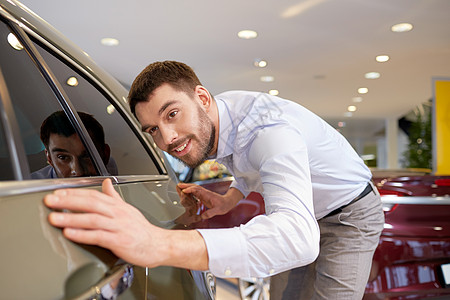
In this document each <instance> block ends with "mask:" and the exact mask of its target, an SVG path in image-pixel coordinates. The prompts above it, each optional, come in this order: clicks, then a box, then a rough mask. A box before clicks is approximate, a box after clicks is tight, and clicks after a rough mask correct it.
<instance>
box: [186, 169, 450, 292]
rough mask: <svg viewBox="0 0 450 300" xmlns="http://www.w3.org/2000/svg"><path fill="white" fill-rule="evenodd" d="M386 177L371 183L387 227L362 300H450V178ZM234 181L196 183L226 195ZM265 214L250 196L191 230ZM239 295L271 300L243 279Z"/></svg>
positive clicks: (262, 283)
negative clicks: (380, 198) (380, 203)
mask: <svg viewBox="0 0 450 300" xmlns="http://www.w3.org/2000/svg"><path fill="white" fill-rule="evenodd" d="M211 168H214V167H211ZM212 173H213V176H215V175H217V174H216V172H212ZM409 175H411V174H409ZM219 176H223V174H219ZM374 176H377V175H374ZM385 176H386V175H385ZM385 176H384V177H374V179H373V181H374V183H375V184H376V185H377V187H378V190H379V191H380V194H381V195H382V201H383V207H384V211H385V217H386V221H385V227H384V230H383V232H382V235H381V238H380V243H379V246H378V248H377V250H376V251H375V254H374V258H373V262H372V270H371V274H370V278H369V282H368V284H367V287H366V291H365V295H364V299H398V300H400V299H423V298H433V299H450V176H433V175H420V176H419V175H414V176H403V177H385ZM204 178H205V177H202V178H201V179H204ZM194 181H195V178H194ZM231 181H232V178H231V177H223V178H219V179H217V178H216V179H211V180H203V181H197V182H196V183H198V184H200V185H202V186H203V187H205V188H207V189H209V190H213V191H215V192H218V193H225V192H226V190H227V189H228V187H229V185H230V183H231ZM264 212H265V211H264V201H263V198H262V196H261V195H260V194H257V193H251V194H250V195H249V196H248V197H247V198H246V199H243V200H241V201H240V202H239V203H238V205H237V206H236V207H235V208H233V209H232V210H231V211H230V212H229V213H227V214H225V215H223V216H216V217H214V218H211V219H209V220H205V221H202V222H199V223H196V224H194V225H193V227H194V228H224V227H233V226H238V225H240V224H243V223H245V222H247V221H249V220H250V219H251V218H253V217H254V216H256V215H259V214H264ZM239 289H240V293H241V298H242V299H268V297H269V280H267V279H260V278H250V279H240V280H239Z"/></svg>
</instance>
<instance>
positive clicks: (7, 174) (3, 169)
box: [0, 122, 14, 180]
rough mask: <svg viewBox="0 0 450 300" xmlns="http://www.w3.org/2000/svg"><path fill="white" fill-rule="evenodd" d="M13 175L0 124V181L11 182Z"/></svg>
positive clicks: (0, 124)
mask: <svg viewBox="0 0 450 300" xmlns="http://www.w3.org/2000/svg"><path fill="white" fill-rule="evenodd" d="M12 179H14V174H13V170H12V166H11V156H10V155H9V151H8V145H7V144H6V139H5V133H4V131H3V126H2V123H1V122H0V180H12Z"/></svg>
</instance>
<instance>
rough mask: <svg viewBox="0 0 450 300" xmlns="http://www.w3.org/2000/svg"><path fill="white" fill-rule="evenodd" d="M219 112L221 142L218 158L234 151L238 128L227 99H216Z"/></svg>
mask: <svg viewBox="0 0 450 300" xmlns="http://www.w3.org/2000/svg"><path fill="white" fill-rule="evenodd" d="M215 100H216V103H217V110H218V112H219V143H218V145H217V154H216V157H215V158H216V159H221V158H224V157H226V156H228V155H230V154H232V153H233V145H234V140H235V138H236V128H235V126H234V124H233V119H232V118H231V114H230V110H229V107H228V106H227V104H226V103H225V101H223V100H222V99H215Z"/></svg>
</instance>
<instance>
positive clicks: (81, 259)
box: [0, 0, 215, 299]
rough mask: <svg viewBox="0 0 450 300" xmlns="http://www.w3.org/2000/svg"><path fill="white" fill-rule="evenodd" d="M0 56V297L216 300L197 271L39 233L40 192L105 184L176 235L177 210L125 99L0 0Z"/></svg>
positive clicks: (42, 215) (171, 180)
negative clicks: (147, 264)
mask: <svg viewBox="0 0 450 300" xmlns="http://www.w3.org/2000/svg"><path fill="white" fill-rule="evenodd" d="M0 53H1V55H0V245H1V246H0V265H1V268H0V298H1V299H212V298H214V289H215V287H214V277H213V276H211V275H210V274H208V273H206V272H195V271H190V270H185V269H179V268H172V267H159V268H153V269H148V268H141V267H137V266H132V265H129V264H128V263H127V262H125V261H122V260H120V259H118V258H117V257H116V256H114V255H113V254H112V253H111V252H109V251H108V250H106V249H102V248H100V247H93V246H86V245H80V244H76V243H73V242H71V241H68V240H67V239H65V238H64V237H63V235H62V233H61V230H60V229H57V228H54V227H52V226H50V225H49V223H48V222H47V216H48V214H49V212H50V211H49V209H48V208H46V207H45V206H44V205H43V201H42V200H43V197H44V195H46V194H48V193H51V192H52V191H53V190H55V189H59V188H65V187H72V188H91V189H96V190H100V189H101V182H102V180H104V179H105V178H110V179H111V180H112V181H113V183H114V184H115V187H116V190H117V191H118V192H119V193H120V194H121V195H122V197H123V198H124V199H125V201H127V202H129V203H131V204H132V205H134V206H135V207H137V208H138V209H140V211H141V212H142V213H143V214H144V215H145V216H146V217H147V219H148V220H149V221H150V222H152V223H153V224H155V225H157V226H160V227H164V228H171V229H172V228H174V229H175V228H183V227H184V226H183V222H182V221H180V220H182V218H180V216H183V214H184V212H185V210H184V208H183V207H182V206H181V205H180V204H179V198H178V195H177V193H176V191H175V184H176V177H174V176H172V173H173V171H172V169H171V168H170V166H169V165H168V164H166V162H165V159H164V156H163V155H162V153H161V152H159V150H158V149H157V148H156V147H155V146H154V145H153V144H152V142H151V139H149V138H148V137H147V136H145V135H144V134H143V133H142V132H141V130H140V126H139V124H138V123H137V121H136V119H135V118H134V117H133V116H132V115H131V113H130V112H129V109H128V105H127V99H126V95H127V91H126V90H125V88H124V87H123V86H122V85H121V84H120V83H118V82H117V81H116V80H115V79H114V78H112V77H111V76H110V75H108V74H107V73H106V72H104V71H103V70H102V69H100V68H99V67H98V66H96V65H95V63H94V62H92V61H91V60H90V58H89V57H88V56H87V55H86V54H85V53H84V52H83V51H82V50H80V49H79V48H78V47H76V46H75V45H73V44H72V43H71V42H70V41H68V40H67V39H65V38H64V37H63V36H62V35H61V34H60V33H59V32H57V31H56V30H55V29H54V28H52V27H51V26H50V25H48V24H47V23H46V22H45V21H43V20H42V19H41V18H39V17H38V16H36V15H35V14H34V13H32V12H30V11H29V10H28V9H27V8H25V7H24V6H23V5H22V4H21V3H19V2H17V1H15V0H0ZM132 221H133V220H130V222H132Z"/></svg>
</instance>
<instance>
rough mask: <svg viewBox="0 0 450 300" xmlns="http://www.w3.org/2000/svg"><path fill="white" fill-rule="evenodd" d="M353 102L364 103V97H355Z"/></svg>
mask: <svg viewBox="0 0 450 300" xmlns="http://www.w3.org/2000/svg"><path fill="white" fill-rule="evenodd" d="M352 101H353V102H355V103H359V102H362V101H363V98H362V97H353V98H352Z"/></svg>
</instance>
